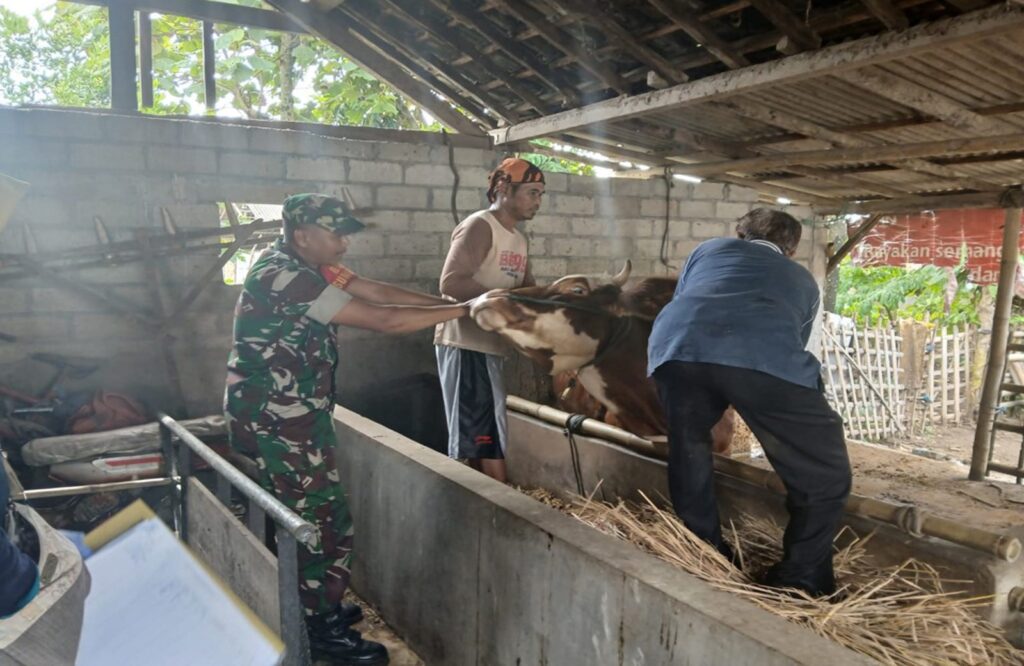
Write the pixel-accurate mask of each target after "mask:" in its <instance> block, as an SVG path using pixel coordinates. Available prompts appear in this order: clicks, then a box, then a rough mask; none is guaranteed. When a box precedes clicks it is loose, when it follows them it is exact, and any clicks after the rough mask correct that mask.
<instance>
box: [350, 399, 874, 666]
mask: <svg viewBox="0 0 1024 666" xmlns="http://www.w3.org/2000/svg"><path fill="white" fill-rule="evenodd" d="M334 417H335V426H336V430H337V437H338V441H339V447H338V455H339V459H338V465H339V468H340V470H341V474H342V482H343V483H344V484H345V486H346V488H347V489H348V490H349V493H350V506H351V510H352V513H353V517H354V520H355V523H356V544H357V545H356V550H357V556H356V557H355V559H354V562H353V567H354V571H353V582H354V586H355V588H356V591H357V592H358V593H359V595H360V596H361V597H363V598H364V599H366V600H367V601H369V602H370V603H372V604H373V605H374V606H376V607H377V608H378V609H379V610H380V612H381V614H382V615H383V616H384V617H386V618H388V622H389V624H391V626H393V627H394V628H395V630H396V631H397V633H399V634H400V635H401V636H403V638H404V639H405V640H406V641H407V642H408V644H409V646H410V647H411V648H412V649H414V650H415V651H416V652H417V653H418V654H420V655H421V656H422V657H423V659H424V660H425V661H426V663H430V664H434V663H436V664H446V665H453V666H457V665H459V664H582V663H586V664H661V663H696V664H700V663H728V664H758V665H759V666H760V665H767V664H821V663H829V664H835V665H838V664H867V663H871V662H870V660H868V659H867V658H865V657H862V656H860V655H858V654H856V653H854V652H852V651H850V650H847V649H845V648H843V647H841V646H839V645H837V644H835V643H833V642H831V641H828V640H826V639H824V638H821V637H819V636H817V635H815V634H813V633H812V632H810V631H808V630H805V629H802V628H800V627H798V626H796V625H793V624H790V623H788V622H786V621H785V620H783V619H782V618H779V617H777V616H774V615H771V614H770V613H768V612H766V611H763V610H761V609H759V608H756V607H755V606H753V605H751V604H749V603H747V602H745V601H743V600H742V599H739V598H736V597H735V596H733V595H730V594H728V593H725V592H721V591H718V590H715V589H712V588H711V587H710V586H708V585H707V584H705V583H703V582H701V581H699V580H697V579H696V578H694V577H692V576H690V575H688V574H686V573H683V572H681V571H679V570H678V569H675V568H673V567H672V566H670V565H668V564H666V563H664V562H662V561H661V560H659V559H657V558H655V557H654V556H652V555H649V554H646V553H643V552H640V551H638V550H637V549H636V548H634V547H632V546H631V545H629V544H626V543H623V542H621V541H619V540H617V539H615V538H613V537H610V536H607V535H604V534H601V533H599V532H597V531H595V530H593V529H591V528H589V527H587V526H585V525H583V524H581V523H579V522H578V521H576V520H573V519H572V518H571V517H569V516H566V515H564V514H562V513H560V512H558V511H556V510H554V509H552V508H550V507H548V506H545V505H543V504H541V503H540V502H537V501H535V500H533V499H531V498H530V497H527V496H525V495H523V494H522V493H520V492H518V491H516V490H515V489H513V488H509V487H507V486H504V485H502V484H500V483H497V482H495V481H493V480H491V479H489V478H487V477H485V476H483V475H481V474H479V473H478V472H475V471H473V470H471V469H469V468H468V467H465V466H463V465H461V464H459V463H458V462H455V461H453V460H450V459H448V458H446V457H445V456H443V455H441V454H439V453H437V452H435V451H431V450H429V449H427V448H426V447H424V446H421V445H419V444H417V443H416V442H413V441H412V440H409V439H407V438H405V437H403V436H401V435H399V434H397V433H395V432H393V431H391V430H388V429H387V428H385V427H384V426H381V425H380V424H377V423H375V422H373V421H370V420H368V419H366V418H364V417H362V416H359V415H357V414H355V413H354V412H351V411H349V410H346V409H344V408H341V407H338V408H336V409H335V412H334ZM513 418H514V420H515V421H516V425H514V426H513V428H514V430H513V435H512V439H513V445H512V447H511V448H512V450H513V451H514V452H515V453H510V457H509V463H510V465H511V469H512V470H514V473H515V475H517V477H520V478H516V479H514V481H515V482H519V483H530V484H531V485H543V480H542V479H541V478H532V479H529V480H526V479H523V478H521V475H522V474H526V473H530V474H536V475H537V476H538V477H544V478H550V479H557V478H559V477H560V476H561V474H562V471H563V465H562V464H561V461H556V460H554V459H552V460H551V461H550V463H549V465H550V469H540V470H538V469H537V466H536V465H534V466H533V467H528V466H525V465H522V464H520V462H521V461H523V459H524V458H525V457H527V456H532V455H533V450H534V447H539V448H543V449H546V450H548V451H549V452H550V453H552V454H563V455H564V458H565V464H566V465H568V455H567V447H566V446H565V444H564V442H561V441H555V440H554V437H555V436H557V437H559V438H561V433H559V432H558V431H557V430H556V429H553V428H548V427H547V426H543V425H541V424H540V423H539V422H536V423H535V424H534V425H535V426H536V428H535V429H529V430H528V429H524V428H523V427H522V426H523V425H525V424H526V421H525V420H524V419H525V417H523V419H520V418H519V417H513ZM524 437H525V438H533V437H536V438H537V439H536V440H535V441H530V442H525V441H523V439H522V438H524ZM630 455H635V454H630ZM517 458H518V460H519V461H520V462H516V459H517ZM547 466H548V464H541V465H540V467H542V468H543V467H547ZM566 469H568V468H566ZM531 470H532V471H531ZM568 474H569V476H568V477H565V478H571V470H569V471H568ZM568 487H569V486H566V488H568Z"/></svg>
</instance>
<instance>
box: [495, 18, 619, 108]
mask: <svg viewBox="0 0 1024 666" xmlns="http://www.w3.org/2000/svg"><path fill="white" fill-rule="evenodd" d="M496 2H497V4H498V5H500V7H501V9H502V11H505V12H507V13H509V14H511V15H512V16H515V17H516V18H517V19H519V20H520V21H522V22H523V23H525V24H526V25H528V26H530V27H531V28H533V29H534V30H536V31H537V33H538V34H540V36H541V37H543V38H544V39H546V40H547V41H548V42H549V43H550V44H551V45H552V46H554V47H555V48H557V49H558V50H560V51H562V52H563V53H565V54H567V55H571V56H572V57H573V58H575V59H576V62H577V63H579V65H580V67H583V68H584V69H587V70H589V71H590V72H591V73H592V74H594V76H596V77H597V78H598V79H600V80H601V82H602V83H604V85H606V86H608V87H609V88H611V89H612V90H615V91H617V92H619V93H622V94H625V93H627V92H628V91H629V84H627V83H626V82H625V81H624V80H623V79H622V77H620V76H619V75H618V74H617V73H616V72H615V70H614V69H613V68H612V67H610V66H609V65H608V64H607V63H604V62H601V61H600V60H598V59H597V58H596V57H595V56H594V54H593V53H591V52H589V51H588V50H587V49H586V48H585V47H584V46H583V45H581V44H580V43H579V42H578V41H577V40H576V39H575V38H573V36H572V35H570V34H569V33H567V32H566V31H565V30H562V29H561V28H559V27H557V26H555V25H554V24H552V23H551V22H550V21H548V20H547V18H546V17H545V16H544V15H543V14H541V13H540V12H539V11H537V10H536V9H534V8H533V7H531V6H530V5H528V4H527V3H525V2H522V0H516V1H513V0H496Z"/></svg>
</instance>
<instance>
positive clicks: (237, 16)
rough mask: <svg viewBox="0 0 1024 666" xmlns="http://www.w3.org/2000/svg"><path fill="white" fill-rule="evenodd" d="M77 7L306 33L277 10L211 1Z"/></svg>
mask: <svg viewBox="0 0 1024 666" xmlns="http://www.w3.org/2000/svg"><path fill="white" fill-rule="evenodd" d="M73 2H75V3H77V4H83V5H99V6H101V7H128V8H131V9H134V10H136V11H139V12H159V13H161V14H170V15H171V16H187V17H188V18H194V19H199V20H202V21H214V22H216V23H231V24H233V25H244V26H249V27H251V28H263V29H264V30H284V31H287V32H299V33H305V32H306V30H305V29H304V28H303V27H302V26H300V25H299V24H298V23H296V22H295V21H293V20H292V19H290V18H289V17H288V16H286V15H284V14H282V13H280V12H275V11H269V10H266V9H257V8H254V7H245V6H242V5H231V4H228V3H226V2H209V1H208V0H73Z"/></svg>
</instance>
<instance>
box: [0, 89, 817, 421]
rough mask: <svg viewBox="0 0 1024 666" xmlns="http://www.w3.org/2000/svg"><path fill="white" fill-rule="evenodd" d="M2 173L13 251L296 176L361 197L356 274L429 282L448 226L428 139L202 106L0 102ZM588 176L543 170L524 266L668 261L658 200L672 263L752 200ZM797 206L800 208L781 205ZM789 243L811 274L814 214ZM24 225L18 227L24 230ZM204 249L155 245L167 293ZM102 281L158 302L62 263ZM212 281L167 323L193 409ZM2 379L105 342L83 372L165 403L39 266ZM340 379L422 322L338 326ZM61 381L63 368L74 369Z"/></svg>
mask: <svg viewBox="0 0 1024 666" xmlns="http://www.w3.org/2000/svg"><path fill="white" fill-rule="evenodd" d="M501 157H502V154H501V153H499V152H492V151H484V150H477V149H468V148H457V149H456V150H455V163H456V169H457V170H458V172H459V178H460V187H459V190H458V192H457V196H456V205H457V208H458V212H459V215H460V216H465V215H466V214H468V213H470V212H473V211H475V210H478V209H480V208H483V207H485V206H486V198H485V186H486V178H487V174H488V172H489V171H490V169H491V168H493V166H494V165H495V164H496V163H497V161H498V160H500V158H501ZM0 173H5V174H7V175H10V176H13V177H15V178H18V179H20V180H24V181H27V182H29V183H30V184H31V187H30V189H29V190H28V193H27V194H26V196H25V198H24V199H23V200H22V201H21V203H20V204H19V205H18V207H17V209H16V211H15V214H14V216H13V218H12V219H11V220H10V222H9V223H8V224H7V226H6V228H5V229H4V230H3V231H2V232H0V252H13V253H22V252H24V251H25V248H26V235H29V236H30V237H31V239H32V240H34V243H35V245H36V246H37V248H38V250H39V251H40V252H49V251H54V250H64V249H73V248H81V247H86V246H90V245H93V244H95V243H96V242H97V239H96V232H95V224H94V218H96V217H98V218H100V219H102V221H103V223H104V225H105V226H106V227H107V229H108V230H109V231H110V234H111V236H112V237H113V240H114V241H118V240H128V239H131V238H132V237H133V234H134V233H135V232H136V230H138V229H146V230H149V231H150V232H151V233H162V227H161V209H166V210H167V211H168V212H170V213H171V216H172V217H173V219H174V221H175V222H176V224H177V225H178V226H179V227H180V228H182V229H200V228H213V227H215V226H216V225H217V223H218V222H217V207H216V204H217V202H221V201H232V202H237V203H263V204H279V203H280V202H281V201H282V200H283V199H284V198H285V197H286V196H288V195H290V194H294V193H298V192H306V191H310V192H322V193H326V194H340V193H341V192H342V188H347V189H348V191H349V193H350V194H351V195H352V197H353V199H354V201H355V203H356V205H357V206H359V207H362V208H370V209H372V212H370V213H369V214H367V215H366V216H365V219H366V221H367V222H369V223H371V224H372V227H371V229H369V230H368V231H367V232H365V233H363V234H360V235H359V236H357V237H356V238H355V241H354V242H353V244H352V247H351V250H350V255H349V261H348V263H349V264H350V265H351V267H352V268H353V269H354V270H356V271H357V272H359V273H360V274H363V275H366V276H368V277H372V278H376V279H382V280H388V281H391V282H395V283H398V284H402V285H406V286H409V287H413V288H417V289H421V290H424V291H431V292H436V289H437V279H438V276H439V274H440V269H441V264H442V262H443V260H444V256H445V253H446V251H447V249H448V244H449V237H450V234H451V230H452V228H453V226H454V220H453V218H452V213H451V209H450V208H451V193H452V183H453V174H452V170H451V166H450V165H449V163H448V150H447V148H445V147H442V146H428V145H417V144H405V143H379V142H367V141H350V140H344V139H337V138H331V137H325V136H320V135H315V134H312V133H307V132H301V131H290V130H273V129H266V128H249V127H244V126H237V125H224V124H219V123H216V122H204V121H200V120H172V119H164V118H156V117H142V116H119V115H112V114H102V113H88V112H80V111H70V110H48V109H31V110H26V109H9V108H6V109H4V108H0ZM665 190H666V184H665V182H664V180H661V179H655V180H646V181H645V180H625V179H623V180H599V179H594V178H588V177H582V176H570V175H566V174H549V175H548V182H547V192H548V194H547V195H546V197H545V202H544V205H543V207H542V209H541V213H540V214H539V215H538V216H537V217H536V218H535V219H534V220H532V221H531V222H529V223H528V225H527V226H526V229H525V230H526V233H527V235H528V237H529V238H530V253H531V262H532V265H533V271H534V274H535V275H536V276H537V278H538V279H539V280H541V281H545V280H551V279H554V278H557V277H561V276H563V275H566V274H569V273H603V272H606V271H614V270H617V269H618V268H619V267H621V265H622V262H623V260H624V259H626V258H629V259H631V260H632V261H633V264H634V274H636V275H658V274H670V273H673V272H674V270H673V269H671V268H666V267H664V266H662V265H661V263H660V261H659V253H660V249H661V239H662V234H663V233H664V231H665V220H666V212H667V213H668V218H669V223H668V231H667V243H668V250H669V251H668V254H669V257H670V263H671V264H673V265H674V266H676V267H678V266H680V265H681V264H682V262H683V261H684V260H685V257H686V255H687V254H688V253H689V252H690V251H691V250H692V249H693V248H694V247H695V246H696V245H697V244H698V243H700V242H701V241H703V240H706V239H707V238H711V237H714V236H720V235H727V234H730V233H731V226H732V223H733V222H734V221H735V219H736V218H737V217H738V216H740V215H742V214H743V213H745V212H746V211H747V210H749V209H750V208H751V207H752V206H754V205H756V204H755V202H756V200H757V195H756V193H755V192H754V191H753V190H749V189H746V188H740V187H735V186H728V185H719V184H715V183H699V184H690V183H684V182H681V181H675V182H674V183H673V188H672V191H671V193H670V194H669V196H668V197H666V191H665ZM791 212H793V213H794V214H795V215H796V216H797V217H800V218H802V219H807V220H808V221H809V220H810V211H808V210H806V209H796V210H793V211H791ZM808 229H809V233H807V234H805V240H804V242H803V243H802V244H801V250H800V259H801V260H802V261H804V262H805V263H806V264H807V265H808V266H809V267H810V268H811V269H812V271H813V272H814V273H815V275H816V276H817V277H819V278H821V277H823V275H824V264H825V254H824V251H823V250H824V245H825V242H826V239H825V234H824V230H821V229H815V228H812V227H808ZM26 230H28V231H26ZM213 259H214V255H209V254H207V255H200V256H197V255H192V256H188V257H176V258H173V259H169V260H163V261H160V262H158V267H157V270H158V271H159V272H160V276H161V278H162V282H163V283H164V285H165V293H164V294H163V296H164V299H165V300H166V301H167V302H168V303H175V302H176V301H177V299H179V298H180V297H181V296H182V295H183V294H184V293H185V292H186V291H187V290H188V289H189V287H190V286H191V284H192V281H193V280H194V279H195V278H196V277H197V276H198V275H201V274H202V272H203V271H204V270H205V267H206V266H207V265H209V263H211V262H212V261H213ZM71 277H73V278H74V279H76V280H81V281H83V282H88V283H91V284H96V285H100V288H101V289H103V290H104V291H106V292H107V293H109V294H111V295H113V296H115V297H116V298H119V299H122V300H123V301H124V302H126V303H133V304H136V305H139V306H143V307H146V308H148V309H150V310H155V309H156V307H155V305H154V303H153V302H152V301H153V295H152V293H151V290H150V288H149V282H150V277H149V276H148V274H147V272H146V270H144V268H143V266H142V265H140V264H129V265H125V266H121V267H117V268H109V267H104V268H97V269H91V270H87V271H82V272H81V273H75V274H71ZM214 282H215V284H211V285H209V286H208V287H207V288H206V290H205V291H204V292H203V295H202V297H201V298H200V299H199V300H198V301H197V302H196V303H195V304H194V305H193V306H192V307H191V308H190V309H189V311H188V315H187V316H186V317H185V318H183V321H182V322H181V323H180V324H179V325H177V326H176V327H174V328H172V329H171V330H170V331H169V333H170V334H172V335H173V336H174V342H173V346H172V348H173V351H174V355H175V358H176V359H177V362H178V365H179V367H180V373H181V378H182V383H183V384H184V386H185V389H186V391H185V392H186V397H187V399H188V409H189V412H191V413H192V414H201V413H209V412H212V411H216V410H217V409H219V401H220V393H221V391H222V387H223V376H224V362H225V359H226V356H227V351H228V346H229V342H230V334H231V320H232V309H233V307H234V303H235V300H236V299H237V293H238V287H233V286H228V285H224V284H223V283H221V281H220V280H219V279H215V280H214ZM0 311H2V312H3V313H4V316H3V321H2V323H0V331H2V332H5V333H9V334H11V335H15V336H18V338H19V341H18V342H17V343H14V344H11V343H3V342H0V383H4V384H9V385H13V386H15V387H18V388H21V389H22V390H26V391H32V390H34V389H36V388H38V387H39V386H41V385H42V384H43V383H44V382H45V379H46V377H47V376H48V372H49V369H48V368H46V367H45V366H41V365H39V364H38V363H36V362H33V361H27V360H25V356H26V355H27V354H28V353H29V352H32V351H58V352H62V353H73V354H80V355H89V356H98V357H101V358H107V359H109V360H108V361H107V362H106V363H105V364H104V366H103V368H102V369H101V371H100V372H99V373H97V375H95V376H93V377H91V378H89V379H88V380H84V381H83V382H82V386H83V387H99V386H102V387H103V388H107V389H112V390H121V391H125V392H129V393H132V394H135V395H140V396H141V397H143V398H145V399H147V400H149V401H150V402H151V403H153V404H166V401H167V400H169V399H170V398H171V397H172V396H171V393H170V392H169V385H168V377H167V374H166V368H165V367H164V362H163V357H162V354H161V351H160V345H161V344H162V342H161V340H160V339H158V338H156V337H154V334H153V333H152V332H151V331H150V330H147V329H146V328H145V327H143V326H140V325H138V324H136V323H133V322H132V321H130V320H126V319H125V318H124V317H122V316H120V315H117V314H116V313H112V312H110V311H108V310H107V309H105V308H104V307H103V306H102V305H100V304H98V303H96V302H93V301H89V300H86V299H83V298H82V297H80V296H79V295H77V294H76V293H74V292H70V291H68V290H67V289H65V288H62V287H60V286H59V285H57V284H55V283H54V282H53V281H52V280H50V279H48V278H46V277H38V276H37V277H32V278H29V279H20V280H17V281H0ZM340 337H341V341H342V367H341V370H340V371H339V377H338V386H339V390H340V392H341V393H342V394H344V392H345V391H354V390H357V389H358V388H359V387H362V386H366V385H369V384H371V383H372V382H374V381H378V380H381V379H388V378H394V377H399V376H402V375H406V374H410V373H416V372H432V371H433V369H434V360H433V351H432V348H431V344H430V339H431V338H430V334H429V333H428V332H421V333H417V334H412V335H408V336H402V337H399V338H392V337H385V336H379V335H375V334H372V333H368V332H362V331H354V330H343V332H342V333H341V336H340ZM519 363H520V362H519V361H518V360H516V361H514V362H513V364H512V365H513V368H512V372H511V374H512V375H513V376H514V377H515V378H516V379H514V381H513V382H512V383H513V385H512V386H511V387H510V388H512V390H514V391H520V392H523V393H525V394H527V395H528V396H531V397H536V393H537V391H539V390H541V389H540V388H538V387H541V386H542V382H537V381H533V380H532V379H531V378H530V373H529V371H528V369H524V368H522V367H520V365H519ZM70 386H71V387H72V388H74V386H75V385H74V384H71V385H70Z"/></svg>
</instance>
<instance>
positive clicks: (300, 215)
mask: <svg viewBox="0 0 1024 666" xmlns="http://www.w3.org/2000/svg"><path fill="white" fill-rule="evenodd" d="M281 219H282V221H283V222H284V228H285V229H288V230H294V229H296V228H297V227H299V226H301V225H303V224H315V225H316V226H318V227H323V228H324V229H327V230H328V231H333V232H334V233H336V234H339V235H346V234H354V233H355V232H357V231H362V230H363V229H365V228H366V225H365V224H363V223H362V222H360V221H359V220H357V219H356V218H355V217H353V216H352V212H351V211H350V210H349V207H348V205H347V204H346V203H345V202H344V201H342V200H341V199H338V198H336V197H329V196H326V195H323V194H293V195H292V196H290V197H288V198H287V199H285V200H284V207H283V209H282V210H281Z"/></svg>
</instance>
